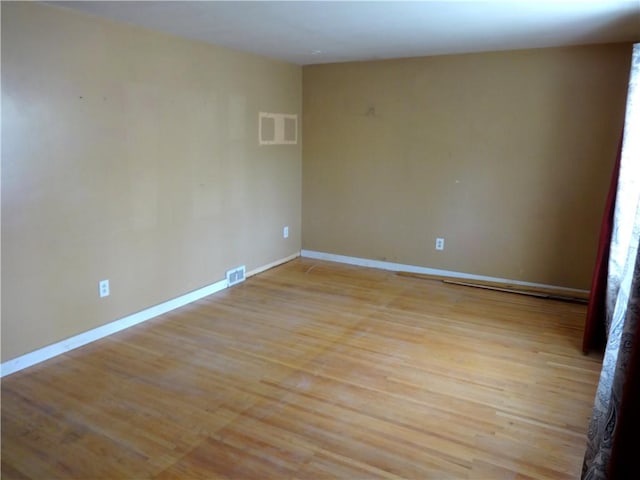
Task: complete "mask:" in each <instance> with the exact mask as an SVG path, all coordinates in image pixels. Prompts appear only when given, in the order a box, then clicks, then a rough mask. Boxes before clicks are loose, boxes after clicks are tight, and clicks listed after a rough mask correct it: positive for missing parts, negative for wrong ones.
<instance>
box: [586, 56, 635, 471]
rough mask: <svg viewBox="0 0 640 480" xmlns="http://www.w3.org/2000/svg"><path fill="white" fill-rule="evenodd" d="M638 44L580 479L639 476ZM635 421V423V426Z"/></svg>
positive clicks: (623, 142)
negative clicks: (598, 368)
mask: <svg viewBox="0 0 640 480" xmlns="http://www.w3.org/2000/svg"><path fill="white" fill-rule="evenodd" d="M639 82H640V44H636V45H634V48H633V57H632V64H631V77H630V81H629V93H628V97H627V110H626V116H625V127H624V135H623V141H622V150H621V155H620V167H619V168H620V171H619V174H618V187H617V192H616V200H615V208H614V218H613V229H612V234H611V242H610V246H609V262H608V272H607V287H606V299H605V325H604V326H605V333H606V350H605V354H604V360H603V364H602V372H601V374H600V381H599V384H598V390H597V392H596V398H595V403H594V409H593V416H592V418H591V422H590V424H589V431H588V434H587V450H586V453H585V458H584V463H583V468H582V478H583V479H585V480H594V479H617V478H640V477H639V476H634V475H631V476H630V473H631V471H628V470H625V469H627V468H634V470H633V471H636V472H637V471H638V470H640V468H639V467H638V466H637V462H640V458H635V457H638V453H639V452H640V450H638V448H637V446H636V445H637V444H638V443H640V431H639V430H638V425H637V421H638V412H637V410H638V409H639V408H640V407H639V406H638V404H637V403H635V402H637V395H638V389H639V388H640V387H639V382H640V378H638V373H639V372H640V370H639V369H638V356H639V353H638V350H639V348H640V325H639V320H640V259H639V258H638V249H639V247H640V85H639ZM634 422H635V424H634Z"/></svg>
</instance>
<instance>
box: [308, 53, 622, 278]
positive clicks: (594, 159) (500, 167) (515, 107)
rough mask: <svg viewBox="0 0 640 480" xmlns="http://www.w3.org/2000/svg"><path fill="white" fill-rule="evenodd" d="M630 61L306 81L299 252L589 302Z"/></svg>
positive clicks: (585, 59)
mask: <svg viewBox="0 0 640 480" xmlns="http://www.w3.org/2000/svg"><path fill="white" fill-rule="evenodd" d="M630 54H631V46H630V45H606V46H588V47H578V48H558V49H543V50H526V51H513V52H499V53H482V54H471V55H455V56H438V57H430V58H415V59H405V60H392V61H378V62H362V63H343V64H331V65H318V66H308V67H304V69H303V111H304V131H305V137H304V145H303V188H302V191H303V196H302V199H303V201H302V207H303V222H302V231H303V239H302V245H303V248H305V249H310V250H317V251H322V252H330V253H336V254H342V255H350V256H356V257H364V258H369V259H377V260H386V261H391V262H399V263H406V264H412V265H419V266H425V267H432V268H438V269H446V270H453V271H457V272H465V273H471V274H478V275H488V276H494V277H502V278H508V279H515V280H522V281H529V282H540V283H545V284H551V285H558V286H565V287H574V288H584V289H588V288H589V285H590V275H591V271H592V267H593V263H594V259H595V252H596V247H597V240H598V228H599V223H600V219H601V215H602V210H603V206H604V199H605V196H606V191H607V188H608V183H609V178H610V172H611V168H612V165H613V161H614V157H615V152H616V147H617V142H618V136H619V134H620V131H621V128H622V120H623V111H624V104H625V96H626V86H627V80H628V72H629V62H630ZM440 236H441V237H444V238H445V239H446V243H445V247H446V248H445V250H444V251H442V252H437V251H436V250H435V249H434V242H435V238H436V237H440Z"/></svg>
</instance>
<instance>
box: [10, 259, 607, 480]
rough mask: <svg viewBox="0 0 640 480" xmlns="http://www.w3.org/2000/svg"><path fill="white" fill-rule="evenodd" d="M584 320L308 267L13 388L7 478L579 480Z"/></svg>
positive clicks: (471, 292)
mask: <svg viewBox="0 0 640 480" xmlns="http://www.w3.org/2000/svg"><path fill="white" fill-rule="evenodd" d="M584 315H585V307H584V306H583V305H577V304H571V303H563V302H559V301H553V300H544V299H539V298H533V297H525V296H520V295H516V294H510V293H502V292H494V291H487V290H478V289H474V288H469V287H462V286H455V285H446V284H443V283H441V282H438V281H432V280H424V279H416V278H410V277H402V276H399V275H396V274H394V273H392V272H385V271H379V270H373V269H365V268H360V267H351V266H345V265H340V264H334V263H328V262H320V261H315V260H308V259H297V260H294V261H292V262H290V263H288V264H286V265H283V266H281V267H278V268H275V269H272V270H270V271H268V272H265V273H263V274H261V275H258V276H256V277H253V278H250V279H249V280H247V281H246V282H245V283H244V284H241V285H239V286H236V287H233V288H231V289H229V290H225V291H223V292H220V293H218V294H216V295H213V296H211V297H208V298H206V299H203V300H201V301H199V302H197V303H195V304H192V305H189V306H187V307H184V308H182V309H180V310H177V311H174V312H172V313H170V314H166V315H164V316H162V317H159V318H157V319H154V320H151V321H149V322H147V323H145V324H141V325H139V326H136V327H133V328H131V329H129V330H127V331H124V332H121V333H119V334H116V335H113V336H111V337H109V338H106V339H103V340H101V341H98V342H95V343H93V344H90V345H88V346H86V347H84V348H81V349H78V350H75V351H72V352H69V353H67V354H65V355H62V356H60V357H57V358H55V359H52V360H50V361H48V362H46V363H44V364H41V365H38V366H35V367H32V368H30V369H28V370H25V371H22V372H19V373H16V374H14V375H11V376H9V377H6V378H5V379H3V380H2V478H3V479H5V480H9V479H14V478H15V479H24V478H27V479H50V478H81V479H94V478H95V479H97V478H105V479H117V478H154V479H171V478H206V479H208V478H231V479H252V478H255V479H269V478H276V479H282V478H301V479H314V478H349V479H356V478H359V479H363V478H413V479H445V478H455V479H466V478H469V479H471V478H473V479H507V478H508V479H511V478H519V479H529V478H535V479H541V478H546V479H554V480H557V479H565V478H566V479H575V478H577V476H578V474H579V471H580V466H581V461H582V455H583V452H584V446H585V433H586V427H587V423H588V419H589V416H590V414H591V407H592V404H593V396H594V393H595V387H596V383H597V380H598V374H599V370H600V361H601V358H600V357H598V356H588V357H587V356H583V355H582V354H581V353H580V341H581V335H582V327H583V319H584Z"/></svg>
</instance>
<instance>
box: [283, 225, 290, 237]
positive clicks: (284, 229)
mask: <svg viewBox="0 0 640 480" xmlns="http://www.w3.org/2000/svg"><path fill="white" fill-rule="evenodd" d="M282 238H289V227H284V228H283V229H282Z"/></svg>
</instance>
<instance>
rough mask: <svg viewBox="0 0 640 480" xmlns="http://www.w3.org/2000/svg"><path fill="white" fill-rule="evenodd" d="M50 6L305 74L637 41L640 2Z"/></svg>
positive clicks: (545, 0)
mask: <svg viewBox="0 0 640 480" xmlns="http://www.w3.org/2000/svg"><path fill="white" fill-rule="evenodd" d="M50 3H55V4H56V5H61V6H64V7H69V8H73V9H76V10H81V11H83V12H86V13H91V14H94V15H100V16H103V17H108V18H111V19H114V20H118V21H121V22H126V23H130V24H133V25H139V26H143V27H147V28H150V29H153V30H159V31H163V32H167V33H172V34H174V35H179V36H182V37H187V38H190V39H194V40H201V41H204V42H208V43H213V44H217V45H222V46H226V47H229V48H232V49H235V50H241V51H246V52H252V53H256V54H259V55H264V56H267V57H272V58H277V59H281V60H285V61H287V62H292V63H296V64H300V65H307V64H313V63H329V62H345V61H354V60H372V59H383V58H397V57H413V56H424V55H440V54H448V53H468V52H480V51H492V50H512V49H520V48H539V47H554V46H562V45H579V44H589V43H608V42H621V41H640V0H556V1H553V0H526V1H525V0H514V1H510V2H508V1H458V0H448V1H410V2H405V1H377V2H371V1H351V2H340V1H333V2H328V1H286V2H282V1H258V2H255V1H252V2H248V1H228V2H222V1H213V2H212V1H207V2H190V1H179V2H174V1H171V2H164V1H163V2H158V1H144V2H121V1H94V2H50Z"/></svg>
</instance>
